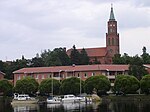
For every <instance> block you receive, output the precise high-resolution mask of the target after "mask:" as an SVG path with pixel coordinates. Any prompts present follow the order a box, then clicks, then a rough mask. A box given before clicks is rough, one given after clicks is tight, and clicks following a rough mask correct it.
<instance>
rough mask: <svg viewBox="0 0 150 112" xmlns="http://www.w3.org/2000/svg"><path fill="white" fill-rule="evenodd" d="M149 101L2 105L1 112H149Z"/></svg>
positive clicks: (0, 106) (0, 105)
mask: <svg viewBox="0 0 150 112" xmlns="http://www.w3.org/2000/svg"><path fill="white" fill-rule="evenodd" d="M149 110H150V103H149V101H147V102H145V101H114V102H110V101H108V102H102V103H89V104H88V103H64V104H24V105H22V104H19V105H18V104H17V105H13V106H11V105H8V104H5V103H2V102H1V103H0V112H149Z"/></svg>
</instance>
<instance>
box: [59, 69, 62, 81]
mask: <svg viewBox="0 0 150 112" xmlns="http://www.w3.org/2000/svg"><path fill="white" fill-rule="evenodd" d="M61 71H62V70H59V82H60V79H61V78H60V75H61V74H60V73H61Z"/></svg>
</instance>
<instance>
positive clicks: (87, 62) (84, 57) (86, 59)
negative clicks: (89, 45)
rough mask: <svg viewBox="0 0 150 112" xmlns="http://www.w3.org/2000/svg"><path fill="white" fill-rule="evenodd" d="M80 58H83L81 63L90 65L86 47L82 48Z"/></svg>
mask: <svg viewBox="0 0 150 112" xmlns="http://www.w3.org/2000/svg"><path fill="white" fill-rule="evenodd" d="M80 60H81V62H80V64H81V65H88V64H89V57H88V55H87V52H86V51H85V49H84V48H83V49H82V50H81V53H80Z"/></svg>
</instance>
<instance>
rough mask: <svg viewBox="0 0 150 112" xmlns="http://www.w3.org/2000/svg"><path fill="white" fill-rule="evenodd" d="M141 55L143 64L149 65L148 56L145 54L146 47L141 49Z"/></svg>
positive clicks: (149, 57) (149, 56) (149, 59)
mask: <svg viewBox="0 0 150 112" xmlns="http://www.w3.org/2000/svg"><path fill="white" fill-rule="evenodd" d="M142 50H143V54H142V55H141V58H142V61H143V64H150V55H149V54H148V53H147V52H146V47H143V49H142Z"/></svg>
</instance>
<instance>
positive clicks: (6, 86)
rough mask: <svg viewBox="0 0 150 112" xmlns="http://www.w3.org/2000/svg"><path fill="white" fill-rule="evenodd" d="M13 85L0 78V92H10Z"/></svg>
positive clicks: (9, 93) (8, 93) (4, 93)
mask: <svg viewBox="0 0 150 112" xmlns="http://www.w3.org/2000/svg"><path fill="white" fill-rule="evenodd" d="M12 89H13V85H12V84H11V83H10V82H9V81H8V80H6V79H4V80H0V93H3V95H4V96H6V95H11V94H12Z"/></svg>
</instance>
